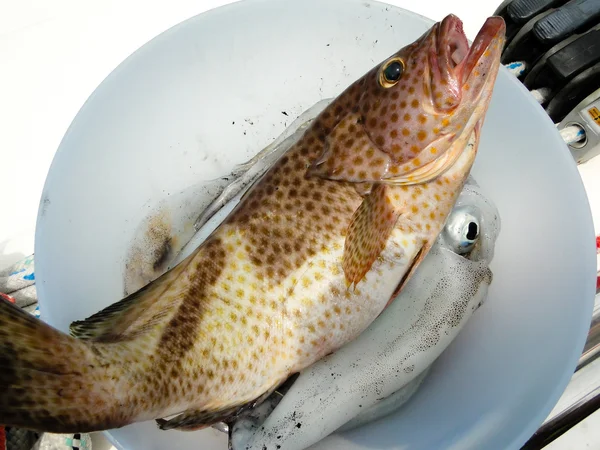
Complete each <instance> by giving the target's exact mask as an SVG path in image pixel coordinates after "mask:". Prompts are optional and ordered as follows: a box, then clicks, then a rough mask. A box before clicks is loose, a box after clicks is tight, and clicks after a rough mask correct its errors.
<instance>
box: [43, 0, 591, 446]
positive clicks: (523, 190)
mask: <svg viewBox="0 0 600 450" xmlns="http://www.w3.org/2000/svg"><path fill="white" fill-rule="evenodd" d="M430 25H431V22H430V21H429V20H428V19H425V18H423V17H420V16H417V15H415V14H413V13H410V12H407V11H404V10H401V9H398V8H395V7H391V6H387V5H384V4H381V3H375V2H372V1H357V0H327V1H323V0H304V1H301V2H300V1H297V2H292V1H286V2H284V1H280V0H254V1H244V2H240V3H235V4H232V5H229V6H225V7H223V8H220V9H217V10H213V11H210V12H208V13H205V14H202V15H200V16H197V17H194V18H192V19H190V20H188V21H186V22H184V23H182V24H180V25H178V26H176V27H174V28H173V29H171V30H169V31H167V32H165V33H163V34H161V35H160V36H158V37H157V38H155V39H154V40H152V41H151V42H149V43H148V44H146V45H145V46H143V47H142V48H141V49H140V50H138V51H137V52H136V53H134V54H133V55H132V56H131V57H129V58H128V59H127V60H126V61H125V62H123V63H122V64H121V65H120V66H119V67H118V68H117V69H116V70H115V71H114V72H113V73H112V74H111V75H110V76H109V77H108V78H107V79H106V80H105V81H104V82H103V83H102V84H101V85H100V86H99V87H98V89H97V90H96V91H95V92H94V94H93V95H92V96H91V97H90V99H89V100H88V101H87V103H86V104H85V105H84V106H83V108H82V109H81V111H80V112H79V114H78V115H77V117H76V118H75V120H74V121H73V123H72V125H71V127H70V129H69V130H68V132H67V133H66V135H65V137H64V139H63V141H62V143H61V145H60V148H59V149H58V151H57V153H56V156H55V158H54V161H53V163H52V167H51V169H50V172H49V175H48V178H47V181H46V185H45V189H44V195H43V198H42V201H41V204H40V211H39V217H38V223H37V233H36V249H35V250H36V271H37V274H36V278H37V285H38V290H39V295H40V304H41V309H42V317H43V318H44V319H45V320H46V321H48V322H49V323H50V324H52V325H54V326H56V327H58V328H59V329H62V330H65V331H66V330H68V325H69V323H70V322H71V321H73V320H76V319H81V318H84V317H87V316H89V315H91V314H93V313H95V312H97V311H98V310H99V309H101V308H103V307H105V306H107V305H109V304H111V303H113V302H115V301H117V300H119V299H120V298H121V297H122V293H123V273H124V263H125V256H126V252H127V251H128V249H129V247H130V245H131V241H132V239H133V235H134V231H135V229H136V227H137V225H138V224H139V223H140V221H141V220H142V219H143V217H144V216H145V214H146V213H147V211H148V210H149V209H151V208H152V207H153V206H155V205H156V204H157V203H158V202H159V201H161V200H162V199H164V198H166V197H167V196H169V195H171V194H172V193H176V192H179V191H181V190H182V189H184V188H186V187H188V186H190V185H192V184H194V183H197V182H198V181H201V180H208V179H212V178H215V177H217V176H221V175H224V174H226V173H228V172H229V171H230V170H231V168H232V167H233V166H234V165H235V164H238V163H241V162H244V161H245V160H247V159H249V158H250V157H251V156H252V155H254V154H255V153H256V152H258V151H259V150H260V149H262V148H263V147H264V146H266V145H267V144H269V143H270V142H271V141H272V140H273V139H274V138H275V137H276V136H277V135H279V133H281V132H282V131H283V130H284V128H285V127H286V125H288V124H289V123H290V122H291V121H292V120H293V119H294V118H295V117H296V116H297V115H298V114H300V113H301V112H302V111H304V110H305V109H307V108H308V107H310V106H312V105H313V104H314V103H316V102H317V101H318V100H320V99H321V98H326V97H332V96H335V95H337V94H338V93H340V92H341V90H342V89H343V88H345V87H346V86H347V85H348V84H349V83H350V82H352V81H353V80H354V79H356V78H357V77H359V76H360V75H362V74H363V73H364V72H366V71H367V70H368V69H370V68H371V67H372V66H373V65H374V64H375V63H377V62H379V61H381V60H383V59H384V58H386V57H387V56H389V55H390V54H391V53H393V52H395V51H396V50H397V49H399V48H400V47H402V46H404V45H405V44H407V43H409V42H411V41H412V40H414V39H415V38H417V37H418V36H419V35H421V34H422V33H423V32H424V31H425V30H426V29H427V28H428V27H429V26H430ZM133 26H134V25H133ZM282 112H285V113H286V114H287V115H284V114H283V113H282ZM473 174H474V176H475V177H476V179H477V181H478V182H479V183H480V184H481V186H482V187H483V188H484V189H485V190H486V192H487V193H488V194H489V196H490V197H491V198H492V199H493V201H494V202H495V203H496V204H497V206H498V208H499V210H500V213H501V216H502V233H501V235H500V238H499V240H498V243H497V249H496V256H495V259H494V262H493V265H492V270H493V271H494V274H495V278H494V282H493V284H492V286H491V289H490V294H489V298H488V301H487V302H486V304H485V305H484V307H483V308H481V309H480V310H479V311H478V312H477V314H476V316H475V317H474V318H473V319H472V320H471V322H470V323H469V324H468V325H467V327H466V328H465V329H464V331H463V332H462V333H461V335H460V336H459V337H458V339H457V340H456V341H455V342H454V343H453V344H452V345H451V347H450V348H449V349H448V350H447V351H446V352H445V353H444V354H443V355H442V357H441V358H440V359H439V360H438V361H437V362H436V363H435V365H434V367H433V370H432V372H431V375H430V376H429V377H428V379H427V380H426V381H425V383H424V384H423V386H422V388H421V390H420V392H419V393H418V394H417V395H416V396H415V397H414V399H413V400H412V401H411V402H410V403H409V404H408V405H407V407H406V408H404V409H402V410H401V411H399V412H397V413H396V414H394V415H393V416H390V417H389V418H387V419H385V420H383V421H380V422H377V423H375V424H372V425H370V426H367V427H365V428H363V429H360V430H357V431H355V432H352V433H348V434H346V435H344V436H343V437H340V438H339V439H338V440H337V441H336V442H337V444H336V447H334V448H335V449H336V450H337V449H339V450H342V449H344V450H350V449H392V448H393V449H400V448H410V449H434V448H435V449H438V448H445V449H446V448H452V449H480V448H486V449H504V448H518V447H519V446H520V445H521V444H522V443H524V442H525V440H526V439H527V438H528V437H529V436H530V435H531V434H532V433H533V432H534V431H535V429H536V428H537V427H538V426H539V425H540V424H541V422H542V421H543V419H544V418H545V417H546V415H547V414H548V413H549V412H550V410H551V408H552V407H553V405H554V404H555V402H556V401H557V400H558V398H559V396H560V394H561V393H562V391H563V389H564V388H565V386H566V384H567V382H568V380H569V378H570V376H571V373H572V372H573V370H574V368H575V364H576V361H577V359H578V356H579V354H580V351H581V349H582V347H583V343H584V340H585V336H586V333H587V328H588V325H589V321H590V317H591V311H592V302H593V297H594V292H595V291H594V280H595V263H596V257H595V251H594V233H593V229H592V222H591V215H590V211H589V207H588V203H587V199H586V195H585V191H584V189H583V185H582V183H581V181H580V178H579V175H578V172H577V170H576V167H575V164H574V162H573V161H572V159H571V156H570V154H569V152H568V151H567V148H566V147H565V145H564V144H563V143H562V141H561V139H560V137H559V134H558V133H557V132H556V130H555V129H554V126H553V124H552V123H551V121H550V119H549V118H548V117H547V116H546V115H545V114H544V112H543V110H542V109H541V108H540V107H539V106H538V105H537V104H536V103H535V101H534V100H533V99H532V98H531V97H530V96H529V94H528V92H527V91H526V90H525V89H524V88H523V87H522V86H521V85H520V84H519V83H518V82H517V81H516V80H515V79H513V78H512V77H511V75H510V74H508V72H506V71H505V70H501V72H500V74H499V76H498V80H497V84H496V89H495V93H494V96H493V100H492V103H491V106H490V110H489V113H488V115H487V119H486V122H485V126H484V129H483V138H482V142H481V146H480V154H479V156H478V159H477V161H476V164H475V167H474V169H473ZM74 364H76V362H74ZM82 407H84V406H83V405H82ZM109 437H110V439H111V440H112V441H113V442H115V443H116V445H117V446H118V447H120V448H122V449H128V450H134V449H135V450H138V449H139V450H152V449H164V448H178V449H181V450H183V449H186V450H187V449H189V450H192V449H194V450H213V449H214V450H225V448H226V438H225V435H222V434H220V433H219V432H217V431H215V430H212V429H210V430H204V431H199V432H194V433H181V432H176V431H169V432H161V431H159V430H158V429H157V428H156V426H155V424H154V423H153V422H148V423H143V424H137V425H133V426H128V427H125V428H123V429H120V430H116V431H111V432H110V433H109Z"/></svg>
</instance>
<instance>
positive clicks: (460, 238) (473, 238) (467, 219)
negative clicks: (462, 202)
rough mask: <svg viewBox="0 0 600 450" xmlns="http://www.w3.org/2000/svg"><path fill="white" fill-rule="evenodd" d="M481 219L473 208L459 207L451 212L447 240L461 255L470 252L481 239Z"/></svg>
mask: <svg viewBox="0 0 600 450" xmlns="http://www.w3.org/2000/svg"><path fill="white" fill-rule="evenodd" d="M480 233H481V221H480V219H479V212H478V211H476V210H474V209H473V208H466V207H460V206H459V207H457V208H455V209H454V211H452V213H450V216H449V217H448V221H447V222H446V227H445V228H444V235H445V238H446V242H447V243H448V245H449V246H450V247H451V249H452V250H453V251H455V252H456V253H458V254H459V255H465V254H466V253H469V252H470V251H471V250H473V248H474V247H475V245H476V244H477V241H478V240H479V235H480Z"/></svg>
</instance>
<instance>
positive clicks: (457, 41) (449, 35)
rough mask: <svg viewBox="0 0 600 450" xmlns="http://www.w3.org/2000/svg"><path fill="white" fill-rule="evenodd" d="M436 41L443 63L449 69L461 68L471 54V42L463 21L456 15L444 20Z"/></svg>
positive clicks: (448, 16)
mask: <svg viewBox="0 0 600 450" xmlns="http://www.w3.org/2000/svg"><path fill="white" fill-rule="evenodd" d="M436 41H437V47H438V48H437V50H438V55H439V56H440V57H441V60H442V61H441V62H442V64H443V65H444V66H447V67H448V68H449V69H454V68H455V67H457V66H459V65H460V63H461V62H462V61H464V59H465V58H466V56H467V54H468V53H469V41H468V39H467V36H466V35H465V32H464V29H463V23H462V20H460V19H459V18H458V17H457V16H455V15H454V14H449V15H447V16H446V17H445V18H444V19H443V20H442V22H441V23H440V25H439V27H438V31H437V39H436Z"/></svg>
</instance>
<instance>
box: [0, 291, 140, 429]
mask: <svg viewBox="0 0 600 450" xmlns="http://www.w3.org/2000/svg"><path fill="white" fill-rule="evenodd" d="M102 350H106V348H104V349H98V348H96V347H95V346H94V344H92V343H89V342H85V341H83V340H79V339H75V338H73V337H71V336H69V335H67V334H65V333H62V332H60V331H58V330H56V329H54V328H52V327H51V326H49V325H47V324H45V323H44V322H42V321H40V320H39V319H36V318H35V317H33V316H32V315H30V314H29V313H27V312H25V311H23V310H21V309H20V308H18V307H17V306H15V305H13V304H11V303H9V302H7V301H5V300H2V299H0V425H6V426H15V427H20V428H25V429H31V430H37V431H44V432H54V433H76V432H89V431H97V430H104V429H109V428H115V427H119V426H123V425H126V424H127V423H130V422H131V417H133V413H132V412H131V411H127V405H123V406H124V407H121V405H119V400H120V399H119V397H120V396H119V395H117V394H118V392H117V389H118V387H117V386H118V385H117V382H116V381H115V380H119V378H127V377H122V375H123V373H119V371H121V372H122V367H123V366H122V365H121V366H115V365H114V364H109V363H108V360H107V358H106V357H105V356H103V354H104V353H107V352H106V351H102ZM121 403H123V402H122V401H121Z"/></svg>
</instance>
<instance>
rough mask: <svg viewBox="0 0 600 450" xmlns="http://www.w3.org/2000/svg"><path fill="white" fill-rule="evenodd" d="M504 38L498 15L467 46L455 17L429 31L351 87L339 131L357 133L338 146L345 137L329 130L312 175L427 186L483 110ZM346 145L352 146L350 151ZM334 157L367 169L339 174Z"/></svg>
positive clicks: (447, 164) (453, 158)
mask: <svg viewBox="0 0 600 450" xmlns="http://www.w3.org/2000/svg"><path fill="white" fill-rule="evenodd" d="M504 39H505V23H504V20H503V19H502V18H501V17H490V18H488V19H487V20H486V22H485V23H484V25H483V26H482V28H481V30H480V31H479V33H478V34H477V37H476V38H475V40H474V41H473V44H472V45H471V46H469V42H468V40H467V38H466V36H465V34H464V31H463V26H462V22H461V20H460V19H459V18H458V17H456V16H455V15H452V14H451V15H448V16H447V17H445V18H444V19H443V20H442V21H441V22H438V23H436V24H435V25H433V26H432V27H431V28H430V29H429V30H428V31H427V32H426V33H425V34H423V35H422V36H421V37H420V38H419V39H417V40H416V41H415V42H413V43H411V44H410V45H408V46H406V47H404V48H402V49H401V50H399V51H398V52H396V53H395V54H393V55H392V56H390V57H389V58H387V59H386V60H385V61H383V62H382V63H381V64H379V65H378V66H376V67H374V68H373V69H372V70H371V71H369V72H368V73H367V74H365V75H364V76H363V77H362V78H361V79H360V80H358V81H357V82H356V84H357V86H355V87H354V89H359V90H360V93H359V96H358V105H357V107H356V108H355V109H354V111H353V114H351V116H352V117H353V119H352V121H351V122H352V123H350V124H343V125H342V126H341V128H342V129H343V130H341V131H344V130H349V131H351V132H352V130H357V131H356V133H357V135H356V136H350V137H351V138H352V139H349V140H348V139H347V140H346V141H343V139H344V138H346V137H347V136H348V134H349V133H348V132H345V133H342V132H340V133H337V134H336V133H335V130H334V132H333V133H332V136H330V137H331V139H330V142H327V143H326V145H325V147H326V148H325V152H324V154H323V156H322V157H321V158H320V159H319V160H317V161H316V162H315V164H314V166H315V167H314V169H313V172H314V173H318V174H319V175H320V176H322V177H324V178H328V179H338V180H344V181H353V182H381V181H383V182H386V181H387V182H389V183H393V184H409V183H415V182H425V181H428V180H431V179H432V178H434V177H435V176H437V175H439V174H440V173H442V172H443V171H444V170H446V169H447V168H448V167H450V166H451V165H452V163H453V162H454V161H456V159H457V157H458V156H459V154H456V153H457V152H454V153H455V154H453V155H449V154H448V153H449V150H450V149H451V148H452V144H453V143H454V142H455V141H456V140H457V139H459V138H461V137H462V138H464V139H467V138H468V136H469V135H470V134H471V132H472V131H473V130H474V128H475V126H476V124H477V123H478V122H480V120H481V119H482V118H483V116H484V115H485V113H486V111H487V107H488V104H489V100H490V98H491V94H492V90H493V86H494V83H495V79H496V75H497V72H498V68H499V65H500V56H501V51H502V48H503V45H504ZM353 121H355V122H356V123H354V122H353ZM342 122H343V121H342ZM352 125H354V126H352ZM338 137H339V138H338ZM340 138H341V139H340ZM347 142H354V143H355V144H353V147H352V148H348V145H347ZM356 143H358V144H356ZM336 149H338V150H337V151H336ZM339 149H341V150H339ZM344 152H345V153H346V155H345V157H344ZM369 155H374V156H369ZM365 156H366V157H365ZM336 158H338V160H343V161H345V162H346V164H348V161H351V162H352V164H353V165H354V166H357V165H358V166H361V165H364V166H365V168H366V170H361V168H362V167H354V170H350V171H344V170H342V168H341V167H342V165H343V163H342V162H339V161H338V162H339V163H338V164H335V161H328V160H332V159H336ZM377 161H378V162H379V163H380V164H379V165H375V164H374V162H377ZM361 163H362V164H361ZM372 167H375V170H369V168H372ZM348 172H350V174H349V173H348ZM352 173H354V175H352ZM358 174H362V175H363V176H359V175H358Z"/></svg>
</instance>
